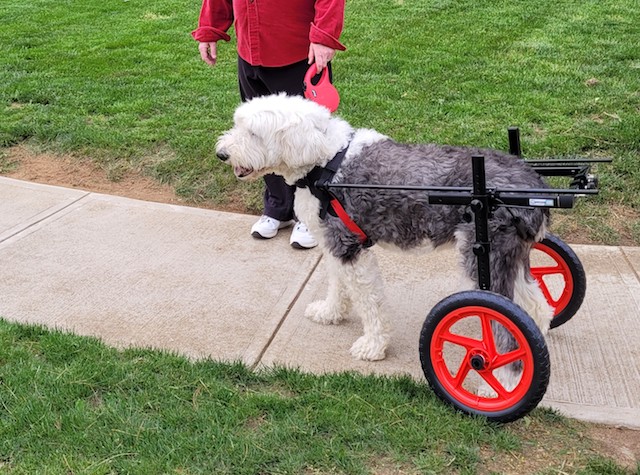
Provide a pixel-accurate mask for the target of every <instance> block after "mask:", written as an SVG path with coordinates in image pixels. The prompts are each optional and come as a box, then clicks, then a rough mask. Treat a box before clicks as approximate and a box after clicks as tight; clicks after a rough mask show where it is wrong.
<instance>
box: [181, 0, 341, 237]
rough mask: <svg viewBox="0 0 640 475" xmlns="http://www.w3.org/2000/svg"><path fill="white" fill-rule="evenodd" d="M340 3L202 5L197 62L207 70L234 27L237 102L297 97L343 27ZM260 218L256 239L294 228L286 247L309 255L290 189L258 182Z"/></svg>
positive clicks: (274, 0)
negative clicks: (261, 201)
mask: <svg viewBox="0 0 640 475" xmlns="http://www.w3.org/2000/svg"><path fill="white" fill-rule="evenodd" d="M344 5H345V0H203V2H202V9H201V11H200V17H199V20H198V28H197V29H196V30H194V31H193V32H192V36H193V38H194V39H195V40H196V41H198V43H199V45H198V49H199V50H200V56H201V57H202V60H203V61H204V62H205V63H207V64H209V65H211V66H213V65H215V64H216V61H217V42H218V41H220V40H224V41H229V40H230V39H231V38H230V36H229V35H228V34H227V31H228V30H229V28H230V27H231V25H234V27H235V32H236V38H237V44H238V82H239V85H240V97H241V99H242V100H243V101H248V100H249V99H252V98H254V97H257V96H263V95H268V94H275V93H279V92H286V93H287V94H290V95H302V94H303V86H302V84H303V78H304V75H305V73H306V71H307V69H308V67H309V65H310V64H312V63H315V64H316V68H317V70H318V72H320V71H322V70H323V69H324V68H325V67H328V68H329V70H330V71H331V69H330V68H331V65H330V61H331V60H332V59H333V57H334V56H335V54H336V50H344V49H345V47H344V45H343V44H342V43H340V41H339V37H340V34H341V33H342V27H343V23H344ZM264 181H265V185H266V186H265V192H264V214H263V215H262V216H261V217H260V219H259V220H258V221H257V222H256V223H255V224H254V225H253V227H252V228H251V235H252V236H254V237H256V238H262V239H270V238H272V237H274V236H275V235H276V234H277V233H278V230H279V229H282V228H285V227H288V226H291V225H293V224H295V226H294V229H293V231H292V233H291V238H290V243H291V245H292V246H293V247H295V248H298V249H310V248H312V247H315V246H317V244H318V243H317V241H316V240H315V238H314V237H313V236H312V235H311V233H309V231H308V229H307V227H306V226H305V224H304V223H301V222H297V223H296V222H295V219H294V218H295V217H294V214H293V196H294V190H295V187H293V186H289V185H287V184H286V183H285V181H284V179H283V178H282V177H280V176H277V175H267V176H265V177H264Z"/></svg>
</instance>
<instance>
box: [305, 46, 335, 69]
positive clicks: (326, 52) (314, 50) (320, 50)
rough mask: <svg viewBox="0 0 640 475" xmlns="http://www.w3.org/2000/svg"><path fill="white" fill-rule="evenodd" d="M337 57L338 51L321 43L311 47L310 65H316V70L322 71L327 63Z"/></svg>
mask: <svg viewBox="0 0 640 475" xmlns="http://www.w3.org/2000/svg"><path fill="white" fill-rule="evenodd" d="M335 55H336V50H334V49H333V48H329V47H328V46H325V45H321V44H319V43H311V44H310V45H309V64H313V63H314V62H315V63H316V70H317V71H318V72H320V71H322V70H323V69H324V68H325V66H326V65H327V63H328V62H329V61H331V60H332V59H333V57H334V56H335Z"/></svg>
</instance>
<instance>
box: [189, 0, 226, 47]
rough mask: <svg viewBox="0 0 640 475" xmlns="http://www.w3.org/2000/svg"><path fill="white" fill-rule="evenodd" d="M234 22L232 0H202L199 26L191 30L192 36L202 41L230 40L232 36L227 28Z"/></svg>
mask: <svg viewBox="0 0 640 475" xmlns="http://www.w3.org/2000/svg"><path fill="white" fill-rule="evenodd" d="M232 24H233V3H232V0H202V8H201V9H200V17H199V19H198V28H197V29H195V30H193V31H192V32H191V36H193V38H194V39H195V40H196V41H200V42H211V41H218V40H224V41H229V40H230V39H231V37H230V36H229V35H228V34H227V30H228V29H229V28H231V25H232Z"/></svg>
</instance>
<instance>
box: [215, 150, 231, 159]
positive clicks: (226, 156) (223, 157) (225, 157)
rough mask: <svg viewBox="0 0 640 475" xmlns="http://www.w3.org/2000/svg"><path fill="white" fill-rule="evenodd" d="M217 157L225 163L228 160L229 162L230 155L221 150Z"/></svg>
mask: <svg viewBox="0 0 640 475" xmlns="http://www.w3.org/2000/svg"><path fill="white" fill-rule="evenodd" d="M216 156H217V157H218V158H219V159H220V160H222V161H223V162H226V161H227V160H229V154H228V153H227V152H225V151H224V150H219V151H217V152H216Z"/></svg>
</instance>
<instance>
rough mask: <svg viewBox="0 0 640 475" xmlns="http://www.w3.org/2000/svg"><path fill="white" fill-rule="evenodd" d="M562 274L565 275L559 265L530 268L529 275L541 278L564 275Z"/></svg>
mask: <svg viewBox="0 0 640 475" xmlns="http://www.w3.org/2000/svg"><path fill="white" fill-rule="evenodd" d="M564 273H565V272H564V269H563V267H562V266H560V265H555V266H545V267H532V268H531V274H533V276H535V277H537V276H542V275H552V274H563V275H564Z"/></svg>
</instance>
